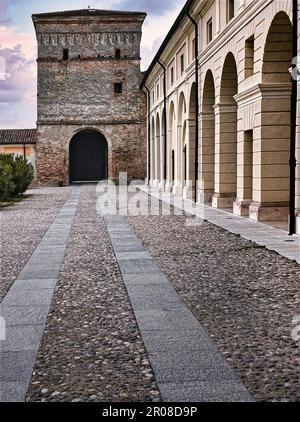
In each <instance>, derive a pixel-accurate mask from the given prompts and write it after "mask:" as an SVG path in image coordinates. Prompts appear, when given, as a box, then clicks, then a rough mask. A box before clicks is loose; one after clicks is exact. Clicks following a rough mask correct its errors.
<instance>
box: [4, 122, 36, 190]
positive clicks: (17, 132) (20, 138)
mask: <svg viewBox="0 0 300 422" xmlns="http://www.w3.org/2000/svg"><path fill="white" fill-rule="evenodd" d="M36 135H37V133H36V129H2V130H0V154H14V155H17V156H21V157H24V158H26V160H27V161H28V162H29V163H30V164H32V166H33V167H34V168H35V145H36V138H37V136H36ZM33 183H34V182H33Z"/></svg>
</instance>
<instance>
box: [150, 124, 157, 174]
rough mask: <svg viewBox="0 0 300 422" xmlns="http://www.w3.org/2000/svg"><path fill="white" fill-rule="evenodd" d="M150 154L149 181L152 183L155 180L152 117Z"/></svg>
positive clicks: (153, 126)
mask: <svg viewBox="0 0 300 422" xmlns="http://www.w3.org/2000/svg"><path fill="white" fill-rule="evenodd" d="M150 149H151V154H150V160H151V181H152V182H154V180H155V167H156V163H155V160H156V157H155V120H154V116H153V117H152V121H151V148H150Z"/></svg>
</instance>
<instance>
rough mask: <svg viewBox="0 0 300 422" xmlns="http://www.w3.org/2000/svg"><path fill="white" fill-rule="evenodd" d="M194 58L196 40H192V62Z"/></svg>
mask: <svg viewBox="0 0 300 422" xmlns="http://www.w3.org/2000/svg"><path fill="white" fill-rule="evenodd" d="M195 58H196V39H195V38H194V39H193V41H192V60H195Z"/></svg>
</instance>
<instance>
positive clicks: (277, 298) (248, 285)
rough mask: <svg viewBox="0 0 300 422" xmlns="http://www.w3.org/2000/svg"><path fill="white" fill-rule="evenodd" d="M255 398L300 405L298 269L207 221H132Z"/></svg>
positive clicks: (170, 218)
mask: <svg viewBox="0 0 300 422" xmlns="http://www.w3.org/2000/svg"><path fill="white" fill-rule="evenodd" d="M128 220H129V222H130V224H131V226H132V227H133V229H134V231H135V232H136V234H137V235H138V236H139V237H140V238H141V239H142V240H143V242H144V244H145V246H146V247H147V248H148V249H149V251H150V253H151V254H152V256H153V257H154V258H155V259H156V260H157V262H158V264H159V265H160V267H161V269H162V271H163V272H164V273H165V274H166V275H167V276H168V278H169V280H170V281H171V282H172V284H173V286H174V287H175V288H176V290H177V291H178V293H180V294H181V296H182V297H183V299H184V300H185V302H186V303H187V305H188V306H189V308H190V309H191V310H192V312H193V313H194V315H195V316H196V318H197V319H198V320H199V321H200V323H201V324H202V325H203V326H204V327H205V328H206V330H207V332H208V334H209V335H210V337H211V338H212V339H213V340H214V341H215V342H216V343H217V345H218V346H219V348H220V350H221V352H222V353H223V355H224V356H225V357H226V358H227V360H228V361H229V362H230V363H231V365H232V366H233V367H234V368H235V369H236V370H237V373H238V374H239V375H240V377H241V379H242V380H243V382H244V384H245V385H246V387H247V388H248V389H249V391H250V393H252V395H253V397H254V398H255V399H256V400H257V401H300V345H297V343H296V342H294V340H292V338H291V331H292V328H293V326H292V319H293V317H294V316H296V315H299V314H300V281H299V275H300V272H299V265H297V264H296V263H295V262H292V261H289V260H288V259H286V258H283V257H281V256H279V255H278V254H276V253H275V252H271V251H268V250H266V249H265V248H262V247H259V246H258V245H256V244H254V243H252V242H250V241H247V240H244V239H242V238H240V237H239V236H236V235H234V234H231V233H229V232H227V231H225V230H223V229H221V228H219V227H216V226H214V225H212V224H210V223H208V222H204V223H203V224H202V225H200V226H196V227H189V226H187V225H186V224H185V223H186V220H185V217H184V216H174V215H173V216H147V217H142V216H141V217H129V218H128Z"/></svg>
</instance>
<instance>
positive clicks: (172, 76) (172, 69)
mask: <svg viewBox="0 0 300 422" xmlns="http://www.w3.org/2000/svg"><path fill="white" fill-rule="evenodd" d="M173 83H174V67H173V66H172V67H171V85H173Z"/></svg>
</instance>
